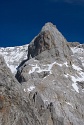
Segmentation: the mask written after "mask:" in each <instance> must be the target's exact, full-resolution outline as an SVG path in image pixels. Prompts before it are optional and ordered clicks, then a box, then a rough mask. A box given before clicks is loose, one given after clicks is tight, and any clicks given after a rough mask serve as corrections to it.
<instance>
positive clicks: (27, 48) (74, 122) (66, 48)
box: [0, 23, 84, 125]
mask: <svg viewBox="0 0 84 125" xmlns="http://www.w3.org/2000/svg"><path fill="white" fill-rule="evenodd" d="M0 54H1V55H0V125H84V44H80V43H78V42H67V40H66V39H65V38H64V36H63V35H62V34H61V33H60V32H59V31H58V29H57V28H56V26H54V25H53V24H52V23H46V24H45V25H44V26H43V27H42V29H41V31H40V33H39V34H38V35H37V36H36V37H35V38H34V39H33V40H32V41H31V42H30V43H29V44H27V45H24V46H16V47H7V48H0ZM3 57H4V58H3Z"/></svg>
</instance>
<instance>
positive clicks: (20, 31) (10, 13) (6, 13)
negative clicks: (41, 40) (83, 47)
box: [0, 0, 84, 47]
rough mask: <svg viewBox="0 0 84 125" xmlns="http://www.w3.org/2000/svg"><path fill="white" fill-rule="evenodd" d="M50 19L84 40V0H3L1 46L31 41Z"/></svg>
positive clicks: (72, 37)
mask: <svg viewBox="0 0 84 125" xmlns="http://www.w3.org/2000/svg"><path fill="white" fill-rule="evenodd" d="M47 22H52V23H53V24H54V25H56V26H57V28H58V29H59V31H60V32H61V33H62V34H63V35H64V36H65V38H66V39H67V40H68V41H78V42H80V43H84V0H2V1H1V0H0V46H3V47H6V46H16V45H24V44H27V43H29V42H30V41H31V40H32V39H33V37H35V36H36V35H37V34H38V33H39V32H40V30H41V28H42V26H43V25H44V24H45V23H47Z"/></svg>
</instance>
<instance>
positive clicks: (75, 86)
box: [71, 76, 79, 93]
mask: <svg viewBox="0 0 84 125" xmlns="http://www.w3.org/2000/svg"><path fill="white" fill-rule="evenodd" d="M71 78H72V81H73V84H72V87H73V88H74V89H75V91H76V92H78V93H79V88H78V86H77V83H76V81H77V78H75V77H74V76H71Z"/></svg>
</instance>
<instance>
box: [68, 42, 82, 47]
mask: <svg viewBox="0 0 84 125" xmlns="http://www.w3.org/2000/svg"><path fill="white" fill-rule="evenodd" d="M68 44H69V45H70V47H76V46H78V45H80V43H79V42H68Z"/></svg>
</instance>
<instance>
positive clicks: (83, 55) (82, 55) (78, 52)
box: [71, 44, 84, 66]
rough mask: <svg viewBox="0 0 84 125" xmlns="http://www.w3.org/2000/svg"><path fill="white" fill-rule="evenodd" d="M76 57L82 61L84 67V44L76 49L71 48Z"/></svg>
mask: <svg viewBox="0 0 84 125" xmlns="http://www.w3.org/2000/svg"><path fill="white" fill-rule="evenodd" d="M71 50H72V52H73V53H74V55H75V56H76V57H77V58H78V59H79V60H81V62H82V65H83V66H84V44H79V45H77V46H76V47H71Z"/></svg>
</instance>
